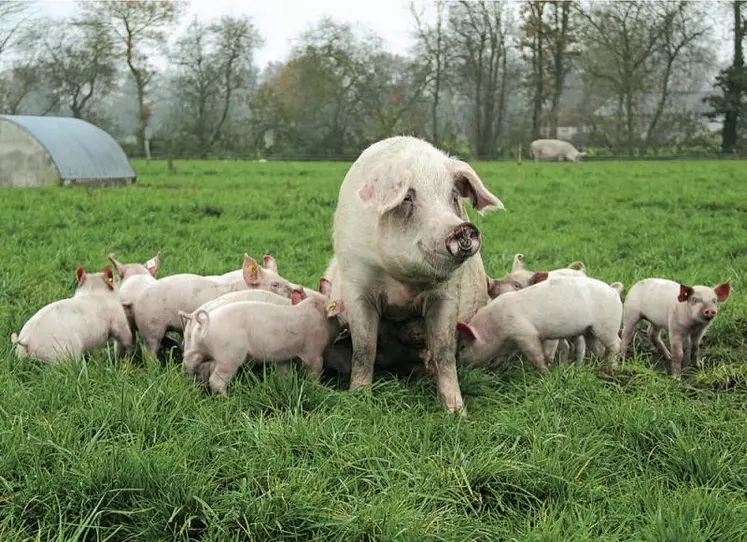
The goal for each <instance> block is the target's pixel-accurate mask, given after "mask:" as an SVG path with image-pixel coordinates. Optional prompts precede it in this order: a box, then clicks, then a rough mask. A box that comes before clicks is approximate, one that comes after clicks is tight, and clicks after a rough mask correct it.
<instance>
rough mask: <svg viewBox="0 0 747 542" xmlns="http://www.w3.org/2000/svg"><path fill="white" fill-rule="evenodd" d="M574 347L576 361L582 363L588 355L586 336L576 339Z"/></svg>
mask: <svg viewBox="0 0 747 542" xmlns="http://www.w3.org/2000/svg"><path fill="white" fill-rule="evenodd" d="M573 349H574V350H575V351H576V363H578V364H579V365H581V364H582V363H583V362H584V358H585V357H586V338H585V337H584V336H583V335H579V336H578V337H576V338H575V339H574V341H573Z"/></svg>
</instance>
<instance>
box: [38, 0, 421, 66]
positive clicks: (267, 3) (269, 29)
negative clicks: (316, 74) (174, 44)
mask: <svg viewBox="0 0 747 542" xmlns="http://www.w3.org/2000/svg"><path fill="white" fill-rule="evenodd" d="M37 5H38V6H40V7H41V11H42V12H43V13H44V14H46V15H49V16H51V17H69V16H71V15H74V14H75V13H76V12H77V7H76V2H75V0H37ZM408 5H409V4H408V0H191V1H190V2H189V3H188V6H189V7H188V10H187V13H186V16H184V17H183V18H182V19H181V23H180V24H179V27H178V28H177V31H179V30H181V29H183V28H184V27H186V26H187V24H189V21H191V20H192V19H193V17H195V16H198V17H200V18H201V19H203V20H209V19H212V18H217V17H220V16H221V15H239V14H246V15H249V16H251V17H252V19H253V21H254V24H255V25H256V26H257V28H258V29H259V31H260V33H261V34H262V36H263V37H264V39H265V45H264V47H262V49H260V50H259V51H258V53H257V56H256V59H257V64H258V66H259V67H264V66H265V64H267V62H269V61H281V60H285V58H286V57H287V55H288V53H289V52H290V48H291V47H292V45H293V44H292V40H293V38H295V37H297V36H298V35H299V34H300V33H301V32H303V31H304V30H306V29H307V28H308V27H310V26H311V25H313V24H314V23H315V22H316V21H318V20H319V19H320V18H321V17H323V16H324V15H329V16H331V17H333V18H334V19H336V20H338V21H346V22H350V23H358V24H363V25H366V26H368V27H369V28H371V29H372V30H374V31H375V32H376V33H377V34H378V35H379V36H381V37H382V38H383V39H384V40H385V43H386V46H387V48H388V49H389V50H390V51H391V52H394V53H405V52H406V51H407V49H409V47H410V46H411V43H412V41H411V31H412V17H411V15H410V11H409V7H408Z"/></svg>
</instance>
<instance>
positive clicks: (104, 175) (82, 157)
mask: <svg viewBox="0 0 747 542" xmlns="http://www.w3.org/2000/svg"><path fill="white" fill-rule="evenodd" d="M0 120H6V121H8V122H11V123H13V124H15V125H17V126H20V127H21V128H23V129H24V130H25V131H26V132H28V133H29V135H31V137H33V138H34V139H35V140H36V141H37V142H39V144H40V145H41V146H42V147H44V148H45V149H46V150H47V152H48V153H49V156H50V157H51V158H52V161H53V162H54V163H55V166H57V170H58V171H59V173H60V177H61V178H62V179H71V180H76V179H129V178H133V177H135V172H134V171H133V169H132V167H131V166H130V162H129V161H128V159H127V155H126V154H125V153H124V151H123V150H122V147H120V146H119V144H118V143H117V142H116V141H115V140H114V138H113V137H112V136H110V135H109V134H107V133H106V132H105V131H104V130H102V129H101V128H98V127H97V126H94V125H93V124H90V123H88V122H85V121H83V120H80V119H74V118H69V117H35V116H26V115H0Z"/></svg>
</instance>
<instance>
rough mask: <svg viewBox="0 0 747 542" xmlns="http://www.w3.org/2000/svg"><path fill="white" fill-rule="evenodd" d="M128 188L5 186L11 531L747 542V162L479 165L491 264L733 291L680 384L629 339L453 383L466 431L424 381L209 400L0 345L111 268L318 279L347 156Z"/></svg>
mask: <svg viewBox="0 0 747 542" xmlns="http://www.w3.org/2000/svg"><path fill="white" fill-rule="evenodd" d="M136 167H137V170H138V171H139V173H140V181H139V182H138V183H137V184H136V185H134V186H132V187H128V188H121V189H93V190H88V189H82V188H73V189H57V188H43V189H31V190H3V191H0V210H1V211H0V212H1V213H2V217H3V219H2V221H1V222H0V235H2V239H3V242H2V245H0V262H2V266H0V337H2V338H3V339H2V340H0V389H1V390H2V393H0V540H2V541H3V542H5V541H15V540H31V539H33V540H59V541H62V540H202V541H208V540H210V541H218V540H340V541H343V540H344V541H358V540H360V541H364V540H366V541H368V540H418V541H420V540H537V541H540V540H543V541H558V540H564V541H571V540H573V541H580V540H609V541H612V540H651V541H664V540H670V541H677V542H686V541H704V540H712V541H737V540H747V410H746V408H747V369H745V361H746V360H747V339H746V338H745V336H746V334H747V292H746V290H747V274H746V271H745V270H747V181H746V180H745V167H744V165H743V164H742V163H739V162H724V163H718V162H706V161H698V162H662V163H651V162H646V163H635V162H628V163H613V162H608V163H593V162H589V163H579V164H563V163H559V164H534V163H525V164H524V165H523V166H518V165H516V164H514V163H502V164H495V163H476V164H475V168H476V170H477V171H478V173H479V174H480V175H481V176H482V178H483V179H484V181H485V182H486V184H487V185H488V186H489V187H490V188H491V189H492V190H493V191H494V192H495V193H496V194H498V195H499V197H500V198H501V199H502V201H503V202H504V204H505V206H506V209H507V211H506V212H503V213H494V214H490V215H488V216H486V217H479V216H477V215H474V214H473V216H474V217H475V218H474V220H475V222H476V224H477V225H478V227H480V229H481V231H482V232H483V235H484V246H483V251H482V252H483V258H484V260H485V265H486V268H487V270H488V272H489V273H490V274H492V275H494V276H495V275H502V274H504V273H505V272H507V271H508V269H509V268H510V264H511V259H512V257H513V254H514V253H515V252H523V253H524V254H525V256H526V263H527V266H528V267H529V268H531V269H537V270H542V269H550V268H555V267H559V266H565V265H567V264H568V263H569V262H571V261H572V260H575V259H580V260H583V261H584V262H585V263H586V265H587V267H588V270H589V273H590V274H592V275H593V276H596V277H598V278H600V279H603V280H606V281H608V282H611V281H615V280H621V281H623V282H624V283H625V285H626V288H629V287H630V286H631V285H632V284H633V283H634V282H635V281H636V280H638V279H641V278H644V277H649V276H663V277H668V278H672V279H675V280H680V281H683V282H689V283H701V284H703V283H704V284H716V283H718V282H721V281H723V280H726V279H727V278H730V279H732V281H733V285H734V290H733V293H732V296H731V298H730V299H729V300H728V301H727V302H726V303H725V304H724V305H723V306H722V309H721V312H720V315H719V317H718V318H717V321H716V322H715V323H714V324H713V326H712V328H711V330H710V331H709V333H708V334H707V335H706V338H705V341H704V353H705V359H704V363H705V368H704V370H703V371H702V372H700V373H693V372H692V371H690V372H686V373H685V375H684V377H683V379H682V380H681V381H675V380H673V379H672V378H670V377H668V376H666V375H665V374H664V373H663V371H662V369H661V368H660V367H655V362H656V358H655V357H654V356H652V355H651V353H650V350H649V349H648V348H647V347H646V346H645V345H644V344H642V342H641V341H640V340H636V341H635V342H634V347H635V349H636V352H637V353H636V356H635V357H634V358H633V359H629V360H628V361H627V362H626V363H625V365H624V368H623V369H622V370H621V371H620V372H619V373H617V374H614V375H610V374H607V373H604V372H602V371H601V370H600V367H599V365H598V364H595V363H594V362H591V363H587V364H586V365H585V366H583V367H577V366H575V365H569V366H556V367H552V368H551V371H550V374H549V375H547V376H546V377H540V376H539V375H538V374H536V372H535V371H534V370H533V369H532V368H531V367H530V366H525V365H522V364H521V363H516V364H513V365H511V366H509V367H505V368H502V369H501V370H500V371H499V372H497V373H496V372H492V373H491V372H487V371H482V370H469V371H466V370H465V371H461V373H460V380H461V386H462V390H463V393H464V395H465V401H466V404H467V407H468V409H469V416H468V417H466V418H459V417H455V416H450V415H448V414H446V413H445V412H444V411H443V409H442V408H441V405H440V403H439V401H438V399H437V396H436V391H435V383H434V382H433V380H432V379H430V378H420V379H411V380H407V379H403V378H391V377H387V376H385V375H382V376H379V377H378V378H377V379H376V381H375V385H374V389H373V391H372V392H371V393H367V392H364V393H360V394H354V395H353V394H350V393H348V392H347V391H345V382H338V381H336V380H331V379H328V380H327V381H325V382H324V383H322V384H312V383H310V382H309V381H308V380H306V379H305V378H304V376H303V374H302V373H298V374H296V373H293V374H292V375H291V376H290V377H283V376H282V375H280V374H276V373H275V372H273V371H269V372H268V373H267V374H266V375H259V376H257V375H255V374H253V373H252V372H250V371H245V372H244V373H243V374H242V375H240V376H239V377H238V378H236V379H235V380H234V381H233V383H232V385H231V387H230V389H229V394H230V397H229V398H228V399H227V400H220V399H217V398H213V397H210V396H208V395H207V394H206V393H205V390H204V389H202V388H200V387H199V386H196V385H195V384H193V383H191V382H188V381H187V380H185V379H184V378H183V377H182V376H181V374H180V370H179V367H178V366H177V365H175V364H171V365H168V366H164V365H162V364H161V363H159V362H157V361H156V360H153V359H146V361H145V362H144V363H143V364H137V363H124V364H121V365H119V366H115V365H114V364H113V363H112V361H111V348H110V349H109V350H102V351H101V352H98V353H96V354H94V355H92V356H90V357H89V358H88V359H86V360H81V361H79V362H75V363H71V364H66V365H63V366H57V367H42V366H39V365H38V364H36V363H34V362H30V361H19V360H17V359H15V357H14V356H13V355H12V352H11V345H10V341H9V340H7V338H8V337H9V335H10V333H11V332H12V331H18V330H19V329H20V328H21V326H22V325H23V323H24V322H25V321H26V319H28V318H29V317H30V316H31V315H32V314H33V313H34V312H35V311H36V310H38V309H39V308H40V307H41V306H43V305H44V304H46V303H49V302H51V301H53V300H56V299H59V298H61V297H66V296H69V295H71V292H72V287H73V283H74V270H75V267H76V266H77V265H79V264H84V265H86V267H87V268H88V269H89V270H96V269H98V268H100V267H101V266H103V265H105V264H106V263H107V262H106V260H105V258H106V255H107V253H109V252H111V251H114V252H116V254H117V256H118V257H119V259H120V260H122V261H128V262H129V261H145V260H146V259H148V258H150V257H151V256H152V255H153V254H154V253H155V252H156V251H158V250H160V251H161V259H162V267H161V272H160V276H165V275H168V274H173V273H179V272H187V271H189V272H197V273H206V274H208V273H209V274H217V273H221V272H225V271H229V270H231V269H236V268H238V267H239V266H240V264H241V259H242V255H243V253H244V252H248V253H249V254H251V255H253V256H254V257H255V258H259V257H261V256H262V254H264V253H270V254H273V255H274V256H275V257H276V258H277V260H278V263H279V266H280V272H281V274H283V275H284V276H286V277H287V278H289V279H291V280H294V281H297V282H301V283H304V284H306V285H314V284H316V282H317V280H318V278H319V275H320V274H321V272H322V271H323V270H324V268H325V266H326V263H327V260H328V258H329V257H330V255H331V240H330V233H331V221H332V215H333V213H334V208H335V204H336V197H337V189H338V186H339V184H340V182H341V180H342V178H343V176H344V174H345V172H346V170H347V167H348V165H347V164H325V163H321V164H308V163H263V164H259V163H243V164H242V163H230V162H180V163H178V164H177V173H176V174H175V175H168V174H166V166H165V164H164V163H158V162H156V163H153V164H151V165H150V166H146V165H145V164H143V163H139V164H136Z"/></svg>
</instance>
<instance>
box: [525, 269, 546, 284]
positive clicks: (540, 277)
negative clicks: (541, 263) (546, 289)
mask: <svg viewBox="0 0 747 542" xmlns="http://www.w3.org/2000/svg"><path fill="white" fill-rule="evenodd" d="M548 276H549V275H548V274H547V272H546V271H542V272H540V273H535V274H534V275H532V277H531V278H530V279H529V285H530V286H532V285H534V284H538V283H540V282H542V281H545V280H547V277H548Z"/></svg>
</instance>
